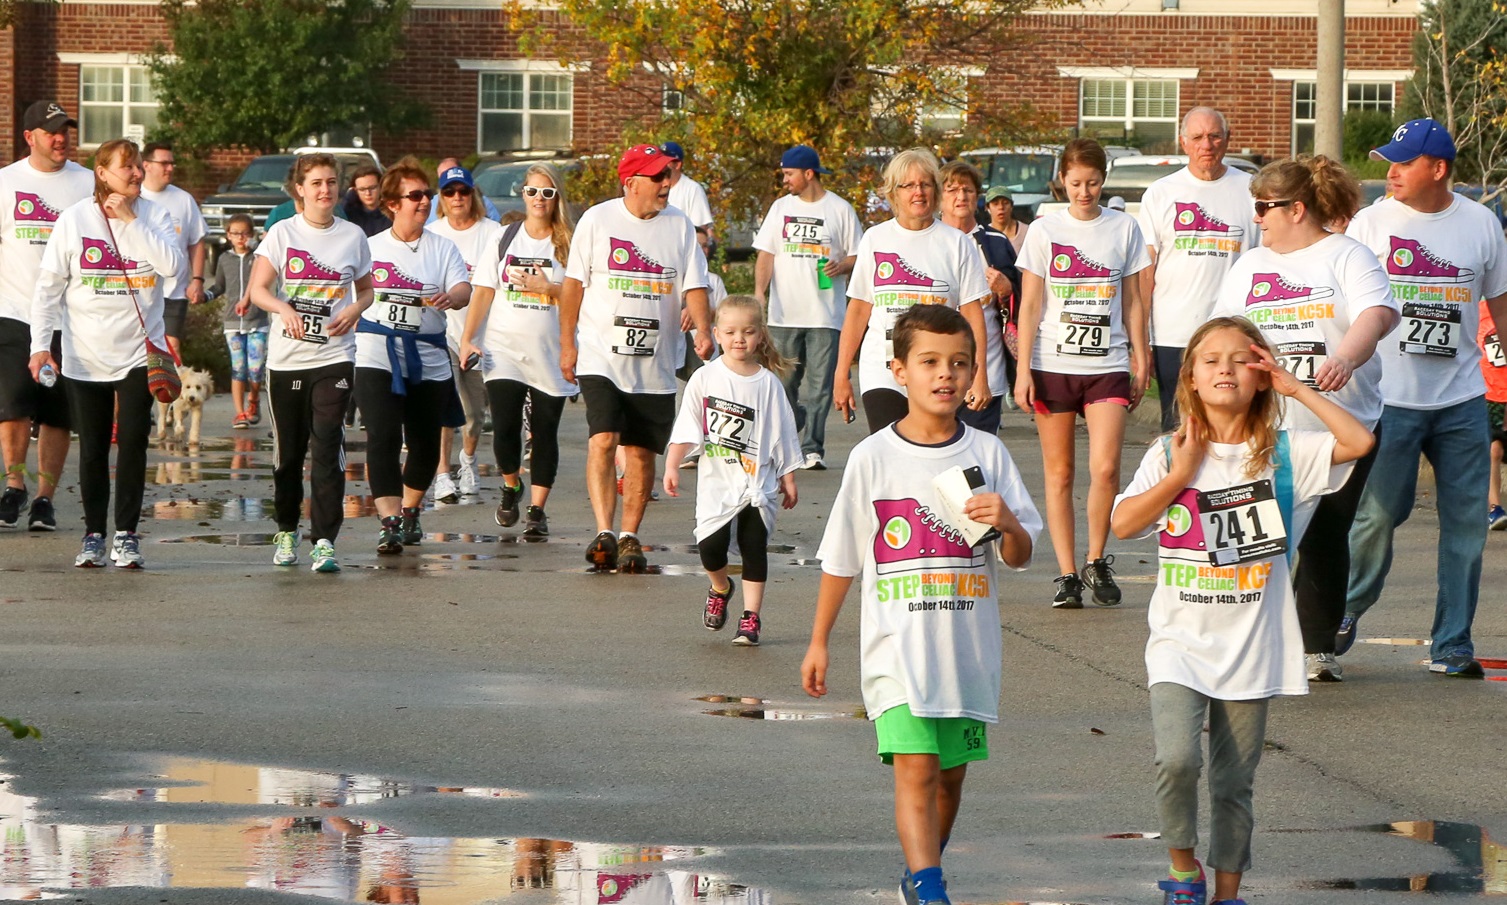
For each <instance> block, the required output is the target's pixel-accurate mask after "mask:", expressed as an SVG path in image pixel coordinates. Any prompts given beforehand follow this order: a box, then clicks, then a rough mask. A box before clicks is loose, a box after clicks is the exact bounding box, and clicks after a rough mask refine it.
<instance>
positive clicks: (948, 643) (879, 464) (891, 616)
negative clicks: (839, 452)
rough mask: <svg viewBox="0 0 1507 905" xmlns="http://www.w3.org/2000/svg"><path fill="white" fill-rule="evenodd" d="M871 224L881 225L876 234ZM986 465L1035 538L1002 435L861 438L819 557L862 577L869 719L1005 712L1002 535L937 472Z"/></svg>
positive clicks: (991, 489) (989, 479) (993, 484)
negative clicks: (982, 529) (964, 518)
mask: <svg viewBox="0 0 1507 905" xmlns="http://www.w3.org/2000/svg"><path fill="white" fill-rule="evenodd" d="M871 234H872V233H871ZM953 466H962V467H963V468H971V467H974V466H977V467H978V468H980V469H981V470H982V471H983V477H984V484H983V487H982V488H981V492H987V493H998V494H999V495H1000V496H1002V497H1004V500H1005V505H1006V506H1008V507H1009V508H1010V511H1011V512H1013V513H1015V517H1016V519H1017V520H1018V521H1019V522H1020V525H1021V527H1022V528H1024V529H1025V531H1026V533H1027V534H1028V535H1030V536H1031V539H1032V541H1033V542H1034V541H1035V538H1036V535H1037V534H1038V533H1039V532H1040V531H1041V516H1040V515H1039V514H1037V512H1036V506H1035V504H1034V503H1032V502H1031V495H1030V494H1029V493H1027V492H1026V487H1025V484H1024V483H1023V482H1022V481H1021V478H1020V472H1019V471H1017V470H1016V468H1015V462H1014V461H1013V460H1011V458H1010V453H1009V452H1008V451H1006V449H1005V445H1004V444H1003V443H1001V442H1000V441H999V438H998V437H995V436H992V435H990V434H985V433H982V432H980V431H977V430H974V429H973V428H971V427H962V428H961V435H960V436H959V437H957V438H956V439H954V440H952V441H951V442H949V443H945V444H942V445H940V446H920V445H917V444H915V443H911V442H909V441H907V440H905V439H904V438H902V437H901V436H900V434H899V433H898V432H896V430H895V427H894V425H890V426H889V427H886V428H884V429H883V430H881V431H878V432H877V433H875V434H872V435H870V436H869V437H868V438H866V439H865V440H863V441H862V442H861V443H859V444H858V445H857V446H855V447H853V451H852V453H850V454H849V456H848V465H847V468H846V470H845V471H844V472H843V477H842V488H841V489H840V490H838V492H837V499H836V501H835V502H834V503H833V504H832V516H831V520H830V521H828V523H827V532H826V534H825V535H823V537H822V543H821V548H820V549H819V550H818V551H817V554H816V555H817V556H818V557H819V558H820V559H821V561H822V571H823V572H825V573H827V574H828V575H836V576H840V577H844V578H852V577H855V576H862V581H861V582H860V591H859V594H860V597H859V600H860V602H861V605H862V607H863V614H862V619H861V625H860V644H861V656H860V661H859V670H860V672H861V674H862V684H863V705H864V709H865V710H867V711H868V715H869V719H871V720H872V719H877V718H878V717H879V715H880V714H882V713H884V712H885V711H886V710H889V709H890V708H891V707H897V706H899V705H901V704H908V705H910V710H911V713H912V714H914V715H915V716H919V717H931V718H938V717H969V718H971V719H976V720H983V721H984V722H988V723H993V722H997V721H998V719H999V677H1000V623H999V606H998V599H999V591H998V588H997V587H996V581H997V569H996V568H995V563H996V561H997V560H998V558H999V550H998V547H997V544H996V542H995V541H988V542H985V543H982V544H980V545H978V546H977V547H969V546H968V545H967V543H966V542H965V541H963V540H961V536H960V534H959V533H958V531H957V529H956V528H954V527H953V526H952V525H951V524H949V523H948V522H947V521H946V518H945V517H944V515H943V512H944V511H945V510H944V509H943V507H942V501H941V497H940V496H939V494H938V493H937V491H936V490H935V489H934V487H933V486H932V481H933V479H934V478H935V477H936V476H937V475H939V474H941V473H942V472H944V471H947V470H948V469H950V468H952V467H953Z"/></svg>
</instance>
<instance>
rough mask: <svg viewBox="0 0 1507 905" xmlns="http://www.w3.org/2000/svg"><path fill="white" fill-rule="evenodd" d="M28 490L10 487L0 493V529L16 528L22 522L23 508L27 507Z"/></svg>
mask: <svg viewBox="0 0 1507 905" xmlns="http://www.w3.org/2000/svg"><path fill="white" fill-rule="evenodd" d="M26 497H27V493H26V488H25V487H9V486H7V487H6V488H5V492H4V493H0V528H14V527H16V525H17V523H19V522H20V521H21V507H22V506H25V505H26Z"/></svg>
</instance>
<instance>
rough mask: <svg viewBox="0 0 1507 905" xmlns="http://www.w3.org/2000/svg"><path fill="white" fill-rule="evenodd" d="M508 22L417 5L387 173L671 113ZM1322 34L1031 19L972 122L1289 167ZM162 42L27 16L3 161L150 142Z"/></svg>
mask: <svg viewBox="0 0 1507 905" xmlns="http://www.w3.org/2000/svg"><path fill="white" fill-rule="evenodd" d="M1417 5H1418V4H1417V0H1348V4H1347V21H1346V29H1347V37H1346V98H1347V107H1349V108H1352V109H1353V108H1370V109H1381V110H1386V111H1391V110H1392V109H1393V108H1394V106H1395V105H1396V104H1397V102H1398V101H1399V100H1400V99H1401V92H1402V87H1403V85H1402V83H1403V82H1404V81H1405V80H1406V79H1407V78H1408V76H1409V72H1410V70H1411V68H1412V58H1411V41H1412V36H1413V34H1414V32H1415V31H1416V30H1417V20H1416V15H1417ZM499 7H500V3H499V0H414V9H413V11H412V13H411V14H410V17H409V26H408V29H407V37H408V40H407V47H406V51H405V52H406V56H405V58H404V59H403V60H402V61H401V62H400V63H398V64H397V66H396V67H395V77H396V79H397V80H398V81H400V82H401V83H402V84H404V85H405V86H407V87H408V88H409V89H410V90H411V91H412V92H413V93H415V94H416V95H417V96H419V97H420V98H422V99H425V100H427V101H428V102H429V103H430V105H431V109H432V110H433V114H434V122H433V125H432V127H431V128H428V129H425V130H422V131H417V132H413V133H410V134H408V135H406V136H403V137H402V138H401V139H392V138H390V137H386V136H381V135H378V136H374V145H375V147H376V148H377V150H378V152H379V153H380V154H381V155H382V157H383V159H386V160H390V159H394V158H396V157H397V156H400V155H401V154H403V153H407V152H413V153H417V154H420V155H422V156H428V157H438V156H443V155H447V154H455V155H458V156H466V155H467V154H469V153H472V152H486V151H497V150H515V149H524V148H567V147H572V146H573V147H578V148H592V149H596V148H603V147H610V146H611V145H613V144H614V143H615V142H616V140H617V138H618V133H619V130H620V128H621V126H622V124H623V123H624V122H625V121H626V119H627V118H628V117H632V116H641V115H645V114H648V115H653V113H654V112H656V110H657V108H658V106H659V105H660V104H662V103H664V102H665V99H664V97H663V96H662V95H661V93H660V90H659V89H658V87H657V86H656V85H655V84H654V82H653V81H652V80H650V79H648V78H645V79H644V81H643V83H641V84H637V85H630V86H625V87H617V86H611V85H608V84H606V83H605V81H604V79H602V77H601V76H600V75H599V74H598V73H597V72H596V71H594V70H593V67H592V66H591V65H590V64H589V63H583V64H580V65H577V66H572V67H562V66H561V65H559V64H558V63H556V62H555V61H554V60H529V59H526V58H525V57H524V55H523V53H522V51H521V49H520V46H519V41H518V36H517V35H516V34H514V33H512V32H510V31H509V29H508V27H507V23H506V19H505V17H504V15H503V13H502V11H501V10H500V8H499ZM562 28H566V29H568V28H569V26H568V25H567V24H564V23H562ZM1315 28H1316V20H1315V17H1314V6H1313V3H1312V2H1309V0H1086V2H1084V3H1082V4H1081V5H1080V6H1078V7H1075V8H1073V9H1072V10H1067V11H1052V12H1041V13H1036V14H1032V15H1031V16H1029V17H1027V22H1026V30H1027V32H1028V33H1030V34H1031V35H1033V36H1034V40H1033V41H1032V42H1031V43H1030V45H1029V46H1027V47H1020V48H1008V49H1005V50H1003V51H1002V52H1001V54H1000V59H999V61H998V62H997V63H995V64H991V66H990V67H989V68H988V69H987V70H985V71H982V72H977V71H975V72H969V73H965V74H964V75H965V76H966V78H967V94H968V104H969V106H970V107H973V108H975V109H977V108H980V107H981V106H983V105H988V104H990V103H991V102H992V103H999V102H1001V101H1002V100H1003V99H1006V98H1014V99H1024V100H1028V101H1030V102H1032V103H1033V104H1035V105H1037V106H1038V107H1040V108H1042V109H1045V110H1050V111H1056V113H1057V116H1058V119H1059V122H1060V123H1061V124H1062V126H1063V127H1065V128H1076V129H1078V130H1079V131H1080V132H1082V133H1084V134H1096V135H1100V136H1103V137H1105V138H1106V140H1110V139H1113V140H1114V143H1124V142H1125V141H1127V140H1128V141H1130V142H1132V143H1135V144H1138V145H1140V146H1142V147H1148V148H1150V147H1156V146H1157V145H1158V144H1159V143H1165V142H1168V141H1170V140H1171V138H1172V137H1173V135H1174V134H1175V131H1176V124H1177V121H1178V120H1179V118H1180V116H1181V114H1182V113H1183V112H1185V111H1186V110H1187V109H1188V108H1190V107H1192V106H1195V105H1198V104H1207V105H1211V106H1216V107H1219V108H1221V109H1223V110H1225V111H1227V112H1228V113H1229V114H1230V119H1231V126H1232V131H1233V142H1232V144H1233V146H1234V147H1236V148H1238V149H1248V150H1250V151H1252V152H1254V153H1259V154H1265V155H1283V154H1287V153H1291V152H1292V151H1294V150H1297V149H1301V148H1302V147H1303V146H1304V144H1305V142H1311V140H1312V129H1313V126H1312V121H1313V113H1314V103H1313V98H1314V79H1315V70H1316V68H1317V65H1316V62H1315V50H1314V48H1315V42H1316V37H1315ZM164 38H165V30H164V27H163V21H162V19H161V17H160V15H159V14H158V12H157V3H156V2H155V0H135V2H116V3H103V2H91V0H62V2H61V3H56V4H45V3H38V4H22V7H21V15H20V19H19V21H18V22H17V23H16V24H15V25H14V26H12V27H11V28H10V29H7V30H5V31H3V32H0V156H4V157H6V158H9V157H11V156H13V154H18V153H21V152H23V151H24V143H23V142H22V141H21V138H20V135H19V128H18V119H19V116H20V111H21V110H23V109H24V108H25V106H26V105H27V104H29V103H31V102H32V101H34V100H38V99H55V100H58V101H60V102H61V103H62V104H63V105H64V106H65V107H66V108H68V109H69V110H71V111H75V112H76V115H77V118H78V120H79V123H80V130H79V144H80V147H81V148H82V150H83V151H84V153H86V154H87V152H88V151H89V150H90V149H91V148H92V147H94V146H97V145H98V144H99V143H100V142H102V141H105V140H108V139H110V138H114V137H117V136H119V135H122V134H126V135H140V134H142V133H143V132H144V131H146V130H149V129H150V128H151V126H152V125H153V124H154V123H155V119H156V101H155V98H154V94H153V90H152V86H151V84H150V82H149V81H148V79H147V78H146V70H145V69H144V68H143V67H142V65H141V55H142V54H143V53H145V52H147V51H149V50H150V49H151V48H152V47H153V45H154V44H155V43H156V42H158V41H161V40H163V39H164ZM583 46H584V45H583ZM940 115H941V116H944V117H945V116H947V115H948V112H947V111H942V112H941V113H940ZM951 115H953V116H954V117H956V116H958V115H966V113H964V112H962V111H952V112H951ZM244 159H245V156H244V155H240V154H234V153H221V154H217V155H215V158H214V161H213V166H212V172H210V173H208V174H206V175H205V177H204V180H203V181H204V182H205V183H206V184H208V185H212V184H213V183H214V182H216V181H221V180H223V179H224V178H225V177H226V175H228V174H229V173H231V172H233V171H234V170H235V169H236V168H237V167H238V166H239V164H240V163H242V162H243V161H244Z"/></svg>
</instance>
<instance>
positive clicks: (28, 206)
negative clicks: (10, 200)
mask: <svg viewBox="0 0 1507 905" xmlns="http://www.w3.org/2000/svg"><path fill="white" fill-rule="evenodd" d="M60 213H62V212H61V211H59V210H58V209H57V208H55V207H53V206H52V205H50V204H48V203H47V202H46V201H43V200H42V198H41V196H40V195H33V194H32V193H31V192H16V219H17V220H26V221H28V222H31V223H56V222H57V219H58V215H59V214H60Z"/></svg>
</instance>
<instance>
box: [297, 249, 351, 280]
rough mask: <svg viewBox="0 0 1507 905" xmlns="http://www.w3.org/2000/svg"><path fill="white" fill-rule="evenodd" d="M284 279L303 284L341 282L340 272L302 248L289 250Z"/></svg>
mask: <svg viewBox="0 0 1507 905" xmlns="http://www.w3.org/2000/svg"><path fill="white" fill-rule="evenodd" d="M283 278H284V279H287V280H293V281H296V282H301V283H310V282H330V283H338V282H340V271H338V270H336V269H335V268H333V267H331V266H329V265H328V264H324V263H321V262H320V260H319V259H318V258H316V257H314V256H313V255H311V254H309V253H308V252H306V251H304V250H303V249H301V248H289V249H288V257H287V260H286V262H285V263H284V264H283Z"/></svg>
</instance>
